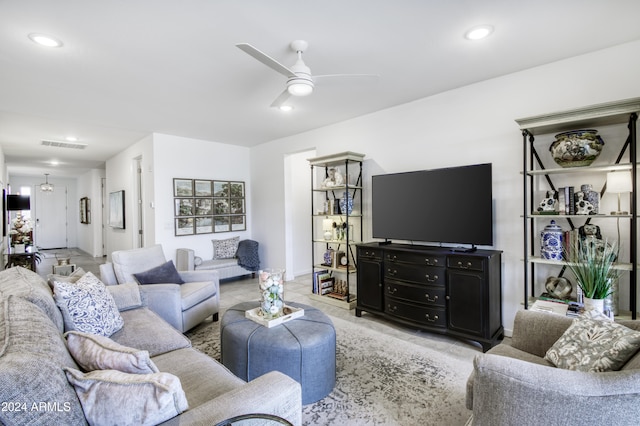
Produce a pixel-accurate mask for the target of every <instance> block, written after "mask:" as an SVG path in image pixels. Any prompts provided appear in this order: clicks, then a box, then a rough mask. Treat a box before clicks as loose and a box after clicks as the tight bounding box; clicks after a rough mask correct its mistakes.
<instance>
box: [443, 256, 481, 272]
mask: <svg viewBox="0 0 640 426" xmlns="http://www.w3.org/2000/svg"><path fill="white" fill-rule="evenodd" d="M447 266H448V267H449V268H455V269H469V270H472V271H482V270H484V262H483V260H482V259H480V258H477V257H469V256H449V257H448V258H447Z"/></svg>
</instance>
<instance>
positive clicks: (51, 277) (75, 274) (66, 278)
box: [47, 268, 87, 289]
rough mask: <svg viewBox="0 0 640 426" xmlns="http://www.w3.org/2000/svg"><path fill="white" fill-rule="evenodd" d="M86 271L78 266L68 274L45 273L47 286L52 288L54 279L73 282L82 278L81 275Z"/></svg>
mask: <svg viewBox="0 0 640 426" xmlns="http://www.w3.org/2000/svg"><path fill="white" fill-rule="evenodd" d="M86 273H87V272H86V271H85V270H84V269H82V268H78V269H76V270H75V271H73V272H72V273H70V274H69V275H60V274H49V275H47V282H48V283H49V287H51V289H53V282H54V281H64V282H67V283H75V282H76V281H78V280H79V279H80V278H82V276H83V275H84V274H86Z"/></svg>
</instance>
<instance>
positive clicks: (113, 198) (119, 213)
mask: <svg viewBox="0 0 640 426" xmlns="http://www.w3.org/2000/svg"><path fill="white" fill-rule="evenodd" d="M124 225H125V224H124V190H122V191H115V192H111V193H110V194H109V226H111V227H112V228H118V229H125V227H124Z"/></svg>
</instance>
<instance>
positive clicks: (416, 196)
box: [371, 164, 493, 246]
mask: <svg viewBox="0 0 640 426" xmlns="http://www.w3.org/2000/svg"><path fill="white" fill-rule="evenodd" d="M371 187H372V196H371V198H372V200H371V201H372V226H373V237H374V238H381V239H385V240H408V241H422V242H437V243H453V244H471V245H488V246H491V245H493V199H492V196H493V195H492V189H491V188H492V181H491V164H477V165H472V166H462V167H451V168H444V169H434V170H421V171H415V172H405V173H394V174H386V175H376V176H373V177H372V182H371Z"/></svg>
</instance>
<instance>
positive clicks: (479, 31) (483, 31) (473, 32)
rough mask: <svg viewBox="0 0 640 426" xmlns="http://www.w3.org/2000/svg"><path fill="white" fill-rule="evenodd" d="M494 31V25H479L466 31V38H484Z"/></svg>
mask: <svg viewBox="0 0 640 426" xmlns="http://www.w3.org/2000/svg"><path fill="white" fill-rule="evenodd" d="M492 32H493V26H491V25H478V26H476V27H473V28H471V29H470V30H468V31H467V32H466V33H464V38H466V39H467V40H482V39H483V38H486V37H489V36H490V35H491V33H492Z"/></svg>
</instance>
